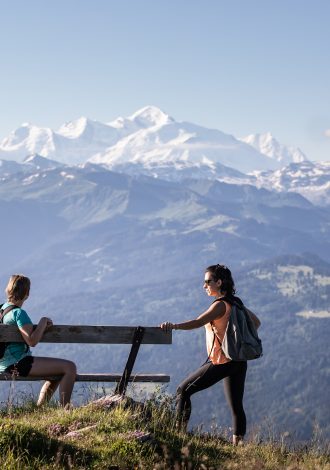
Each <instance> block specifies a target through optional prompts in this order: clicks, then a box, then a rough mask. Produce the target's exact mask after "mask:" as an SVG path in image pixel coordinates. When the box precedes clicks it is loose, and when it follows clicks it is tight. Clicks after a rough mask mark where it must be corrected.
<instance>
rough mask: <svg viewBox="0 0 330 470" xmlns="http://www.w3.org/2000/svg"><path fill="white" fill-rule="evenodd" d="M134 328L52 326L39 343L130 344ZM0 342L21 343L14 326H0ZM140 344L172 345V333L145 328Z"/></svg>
mask: <svg viewBox="0 0 330 470" xmlns="http://www.w3.org/2000/svg"><path fill="white" fill-rule="evenodd" d="M135 328H136V327H135V326H108V325H100V326H90V325H79V326H77V325H54V326H52V327H51V328H50V329H49V330H47V331H46V332H45V333H44V335H43V337H42V338H41V340H40V342H41V343H84V344H86V343H89V344H132V340H133V336H134V332H135ZM0 341H3V342H23V338H22V336H21V334H20V332H19V331H18V330H17V327H16V326H14V325H0ZM142 344H172V332H165V331H163V330H162V329H161V328H159V327H152V326H151V327H150V326H149V327H145V333H144V337H143V340H142Z"/></svg>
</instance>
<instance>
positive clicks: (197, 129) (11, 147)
mask: <svg viewBox="0 0 330 470" xmlns="http://www.w3.org/2000/svg"><path fill="white" fill-rule="evenodd" d="M31 154H39V155H40V156H43V157H47V158H51V159H54V160H56V161H59V162H62V163H66V164H69V165H72V164H79V163H85V162H86V161H87V160H89V161H91V162H94V163H102V164H105V165H108V166H109V167H110V168H112V169H114V170H120V171H123V172H125V170H127V171H130V172H133V171H134V172H146V173H148V174H153V175H154V176H158V173H157V172H158V169H159V172H160V173H162V175H163V176H164V174H167V173H170V172H172V174H173V172H175V171H187V172H188V174H191V172H192V173H196V172H199V171H200V172H202V173H203V174H204V176H207V175H208V176H209V177H217V176H218V169H219V168H220V174H221V172H222V171H223V166H226V167H230V168H233V169H235V170H238V171H241V172H251V171H254V170H274V169H278V168H280V166H281V165H282V163H283V161H284V160H285V161H286V160H288V158H289V157H288V156H287V155H285V157H283V158H282V159H281V158H280V156H277V158H269V157H268V156H265V155H264V154H263V153H261V152H260V151H259V150H258V149H255V148H254V147H253V146H252V145H250V143H246V142H244V141H241V140H238V139H236V138H235V137H233V136H232V135H229V134H225V133H224V132H221V131H220V130H217V129H208V128H206V127H202V126H198V125H196V124H193V123H189V122H178V121H175V120H174V119H173V118H172V117H170V116H169V115H168V114H166V113H164V112H163V111H161V110H160V109H158V108H156V107H154V106H147V107H145V108H142V109H140V110H138V111H137V112H135V113H134V114H132V115H131V116H129V117H127V118H122V117H119V118H117V119H115V120H114V121H112V122H109V123H101V122H98V121H93V120H90V119H88V118H86V117H82V118H79V119H77V120H76V121H72V122H68V123H66V124H64V125H62V126H61V127H60V128H59V130H57V131H53V130H51V129H49V128H39V127H37V126H34V125H31V124H26V123H25V124H23V125H22V126H21V127H19V128H18V129H16V130H15V131H13V132H12V133H11V134H10V135H9V136H8V137H6V138H5V139H3V140H2V142H1V143H0V158H2V159H7V160H15V161H23V160H24V159H25V158H26V156H27V155H31ZM295 158H296V157H295ZM279 161H281V163H279ZM291 161H292V160H291Z"/></svg>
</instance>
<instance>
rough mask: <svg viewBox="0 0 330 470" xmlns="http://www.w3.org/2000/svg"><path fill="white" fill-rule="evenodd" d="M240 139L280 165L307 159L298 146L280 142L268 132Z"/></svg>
mask: <svg viewBox="0 0 330 470" xmlns="http://www.w3.org/2000/svg"><path fill="white" fill-rule="evenodd" d="M240 140H241V141H242V142H246V143H247V144H249V145H251V146H252V147H254V148H255V149H256V150H258V151H259V152H260V153H262V154H263V155H266V156H267V157H269V158H271V159H272V160H275V161H277V162H278V163H279V164H280V165H281V166H286V165H289V164H290V163H300V162H303V161H305V160H307V157H306V155H305V154H304V153H303V152H302V151H301V150H300V148H297V147H292V146H287V145H283V144H280V143H279V142H278V141H277V140H276V139H275V138H274V137H273V136H272V134H271V133H270V132H266V133H265V134H250V135H248V136H247V137H243V138H241V139H240Z"/></svg>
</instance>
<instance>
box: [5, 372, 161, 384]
mask: <svg viewBox="0 0 330 470" xmlns="http://www.w3.org/2000/svg"><path fill="white" fill-rule="evenodd" d="M121 376H122V374H77V376H76V382H119V381H120V379H121ZM60 378H61V376H51V377H15V378H14V379H13V378H12V376H11V375H10V374H1V373H0V380H15V381H19V382H35V381H40V380H59V379H60ZM129 381H130V382H160V383H167V382H169V381H170V376H169V375H165V374H136V375H134V374H132V375H131V377H130V378H129Z"/></svg>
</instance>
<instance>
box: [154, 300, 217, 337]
mask: <svg viewBox="0 0 330 470" xmlns="http://www.w3.org/2000/svg"><path fill="white" fill-rule="evenodd" d="M225 312H226V305H225V303H224V302H215V303H214V304H212V305H210V307H209V308H208V309H207V310H205V312H203V313H202V314H201V315H199V316H198V317H197V318H195V319H194V320H188V321H185V322H182V323H171V322H164V323H161V325H160V327H161V328H162V329H163V330H165V331H171V330H194V329H195V328H200V327H201V326H204V325H206V323H210V322H211V321H213V320H215V319H216V318H221V317H222V316H223V315H224V314H225Z"/></svg>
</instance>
